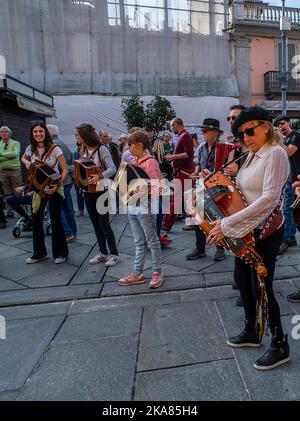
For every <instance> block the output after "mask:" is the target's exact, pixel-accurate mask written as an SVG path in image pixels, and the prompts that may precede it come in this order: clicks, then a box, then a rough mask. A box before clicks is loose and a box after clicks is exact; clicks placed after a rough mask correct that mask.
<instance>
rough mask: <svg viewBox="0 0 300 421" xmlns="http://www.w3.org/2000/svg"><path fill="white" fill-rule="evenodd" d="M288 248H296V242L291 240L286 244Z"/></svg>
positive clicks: (293, 239) (294, 239)
mask: <svg viewBox="0 0 300 421" xmlns="http://www.w3.org/2000/svg"><path fill="white" fill-rule="evenodd" d="M288 246H289V247H296V246H297V240H296V238H291V239H290V240H289V242H288Z"/></svg>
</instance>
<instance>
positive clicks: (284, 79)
mask: <svg viewBox="0 0 300 421" xmlns="http://www.w3.org/2000/svg"><path fill="white" fill-rule="evenodd" d="M282 16H285V0H282ZM281 40H282V66H281V77H282V85H281V100H282V114H283V115H286V97H287V73H286V32H285V30H284V29H282V31H281Z"/></svg>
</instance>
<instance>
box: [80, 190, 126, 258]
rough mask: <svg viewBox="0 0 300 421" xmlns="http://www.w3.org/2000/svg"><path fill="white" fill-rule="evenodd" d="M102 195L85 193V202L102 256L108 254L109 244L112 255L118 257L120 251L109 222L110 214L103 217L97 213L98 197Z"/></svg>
mask: <svg viewBox="0 0 300 421" xmlns="http://www.w3.org/2000/svg"><path fill="white" fill-rule="evenodd" d="M101 194H102V193H88V192H84V200H85V204H86V208H87V211H88V214H89V217H90V218H91V221H92V224H93V227H94V231H95V234H96V237H97V241H98V245H99V250H100V252H101V253H102V254H108V253H107V246H106V242H107V245H108V248H109V251H110V254H113V255H115V256H118V249H117V245H116V240H115V235H114V232H113V230H112V228H111V226H110V222H109V213H108V212H106V213H105V214H103V215H102V214H100V213H98V212H97V208H96V203H97V199H98V197H99V196H100V195H101Z"/></svg>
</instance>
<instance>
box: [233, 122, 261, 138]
mask: <svg viewBox="0 0 300 421" xmlns="http://www.w3.org/2000/svg"><path fill="white" fill-rule="evenodd" d="M263 124H264V123H259V124H257V125H256V126H253V127H249V128H248V129H245V130H244V131H242V130H241V131H239V132H237V134H236V137H237V138H238V139H239V140H244V135H245V134H246V135H247V136H254V129H256V128H257V127H259V126H261V125H263Z"/></svg>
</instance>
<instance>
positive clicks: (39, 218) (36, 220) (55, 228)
mask: <svg viewBox="0 0 300 421" xmlns="http://www.w3.org/2000/svg"><path fill="white" fill-rule="evenodd" d="M62 201H63V198H62V197H61V195H60V194H58V193H57V192H55V193H54V194H53V195H51V196H49V197H48V198H47V199H43V198H42V199H41V205H40V207H39V210H38V211H37V213H34V214H32V228H33V256H34V257H35V258H42V257H44V256H46V255H47V250H46V246H45V233H44V226H43V221H44V212H45V207H46V205H47V203H49V212H50V219H51V228H52V255H53V257H54V259H56V258H57V257H64V258H67V257H68V255H69V250H68V245H67V241H66V237H65V232H64V228H63V225H62V222H61V219H60V210H61V205H62Z"/></svg>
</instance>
